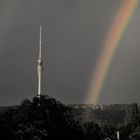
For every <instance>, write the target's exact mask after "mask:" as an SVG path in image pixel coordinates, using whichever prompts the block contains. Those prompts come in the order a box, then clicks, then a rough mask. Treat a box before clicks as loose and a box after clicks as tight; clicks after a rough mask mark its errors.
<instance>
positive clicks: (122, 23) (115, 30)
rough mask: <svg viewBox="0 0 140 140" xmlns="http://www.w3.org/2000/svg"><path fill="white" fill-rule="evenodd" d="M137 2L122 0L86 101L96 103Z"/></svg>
mask: <svg viewBox="0 0 140 140" xmlns="http://www.w3.org/2000/svg"><path fill="white" fill-rule="evenodd" d="M137 3H138V0H123V1H122V4H121V6H120V8H119V10H118V12H117V14H116V16H115V18H114V20H113V23H112V26H111V28H110V30H109V33H108V35H107V38H106V39H105V42H104V45H103V49H102V51H101V54H100V56H99V61H98V63H97V67H96V69H95V73H94V74H93V76H92V77H91V82H90V86H89V90H88V96H87V99H86V103H93V104H97V103H98V100H99V97H100V94H101V92H102V89H103V86H104V83H105V80H106V77H107V75H108V72H109V68H110V65H111V63H112V59H113V56H114V55H115V53H116V52H117V49H118V48H119V47H120V45H119V44H120V42H121V38H122V37H123V34H124V32H125V30H126V27H127V25H128V23H129V21H130V19H131V17H132V15H133V12H134V10H135V8H136V5H137Z"/></svg>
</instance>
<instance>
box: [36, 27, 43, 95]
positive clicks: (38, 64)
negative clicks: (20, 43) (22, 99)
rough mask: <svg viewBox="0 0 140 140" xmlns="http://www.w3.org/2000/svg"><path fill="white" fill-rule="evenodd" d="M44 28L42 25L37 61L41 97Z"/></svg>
mask: <svg viewBox="0 0 140 140" xmlns="http://www.w3.org/2000/svg"><path fill="white" fill-rule="evenodd" d="M41 34H42V29H41V26H40V37H39V58H38V61H37V71H38V93H37V96H38V97H40V95H41V89H42V71H43V60H42V39H41Z"/></svg>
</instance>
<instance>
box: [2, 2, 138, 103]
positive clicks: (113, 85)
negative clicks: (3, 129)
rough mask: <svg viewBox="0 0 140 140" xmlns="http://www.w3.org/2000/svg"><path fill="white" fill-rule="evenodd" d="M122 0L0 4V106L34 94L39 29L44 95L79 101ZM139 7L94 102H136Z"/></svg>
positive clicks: (83, 95) (82, 101)
mask: <svg viewBox="0 0 140 140" xmlns="http://www.w3.org/2000/svg"><path fill="white" fill-rule="evenodd" d="M121 3H122V0H0V105H14V104H19V103H20V101H21V100H22V99H24V98H32V97H33V96H35V95H36V94H37V69H36V63H37V58H38V45H39V25H40V24H41V25H42V28H43V29H42V30H43V33H42V35H43V37H42V39H43V59H44V73H43V93H45V94H46V93H47V94H49V95H50V96H52V97H55V98H56V99H57V100H60V101H62V102H63V103H66V104H69V103H84V102H85V98H86V96H87V93H86V90H87V88H88V84H89V80H90V75H91V74H92V73H93V72H94V69H95V67H96V64H97V62H98V59H97V58H98V55H99V54H100V51H101V49H102V47H103V42H104V40H105V38H106V36H107V34H108V31H109V29H110V26H111V23H112V20H113V18H114V16H115V14H116V12H117V9H118V8H119V6H120V5H121ZM139 13H140V3H139V4H138V5H137V9H135V12H134V14H133V16H132V18H131V21H130V22H129V24H128V26H127V29H126V32H125V34H124V36H123V38H122V41H121V43H120V45H121V46H120V49H119V50H118V52H117V53H116V55H115V57H114V60H113V63H112V65H111V68H110V70H109V73H108V78H107V80H106V81H105V85H104V89H103V92H102V94H101V97H100V100H99V104H110V103H131V102H138V103H140V18H139Z"/></svg>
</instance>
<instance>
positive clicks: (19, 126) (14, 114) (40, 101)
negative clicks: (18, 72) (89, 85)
mask: <svg viewBox="0 0 140 140" xmlns="http://www.w3.org/2000/svg"><path fill="white" fill-rule="evenodd" d="M117 131H120V137H121V139H120V140H140V117H139V111H138V108H137V104H133V105H131V106H129V108H128V111H127V115H126V119H125V120H124V121H123V122H122V123H119V124H118V125H115V124H114V123H106V122H103V123H98V122H96V120H89V121H86V122H83V121H82V120H81V119H79V120H78V119H75V118H74V117H73V108H71V107H68V106H65V105H63V104H62V103H60V102H59V101H56V100H55V99H54V98H51V97H49V96H41V97H40V98H38V97H34V98H33V99H32V100H28V99H25V100H23V101H22V102H21V104H20V105H19V106H16V107H14V108H9V109H8V110H7V111H6V112H4V113H2V114H1V115H0V138H2V139H3V140H54V139H66V140H72V139H76V140H78V139H80V140H104V139H105V138H111V140H117V138H116V132H117Z"/></svg>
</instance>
